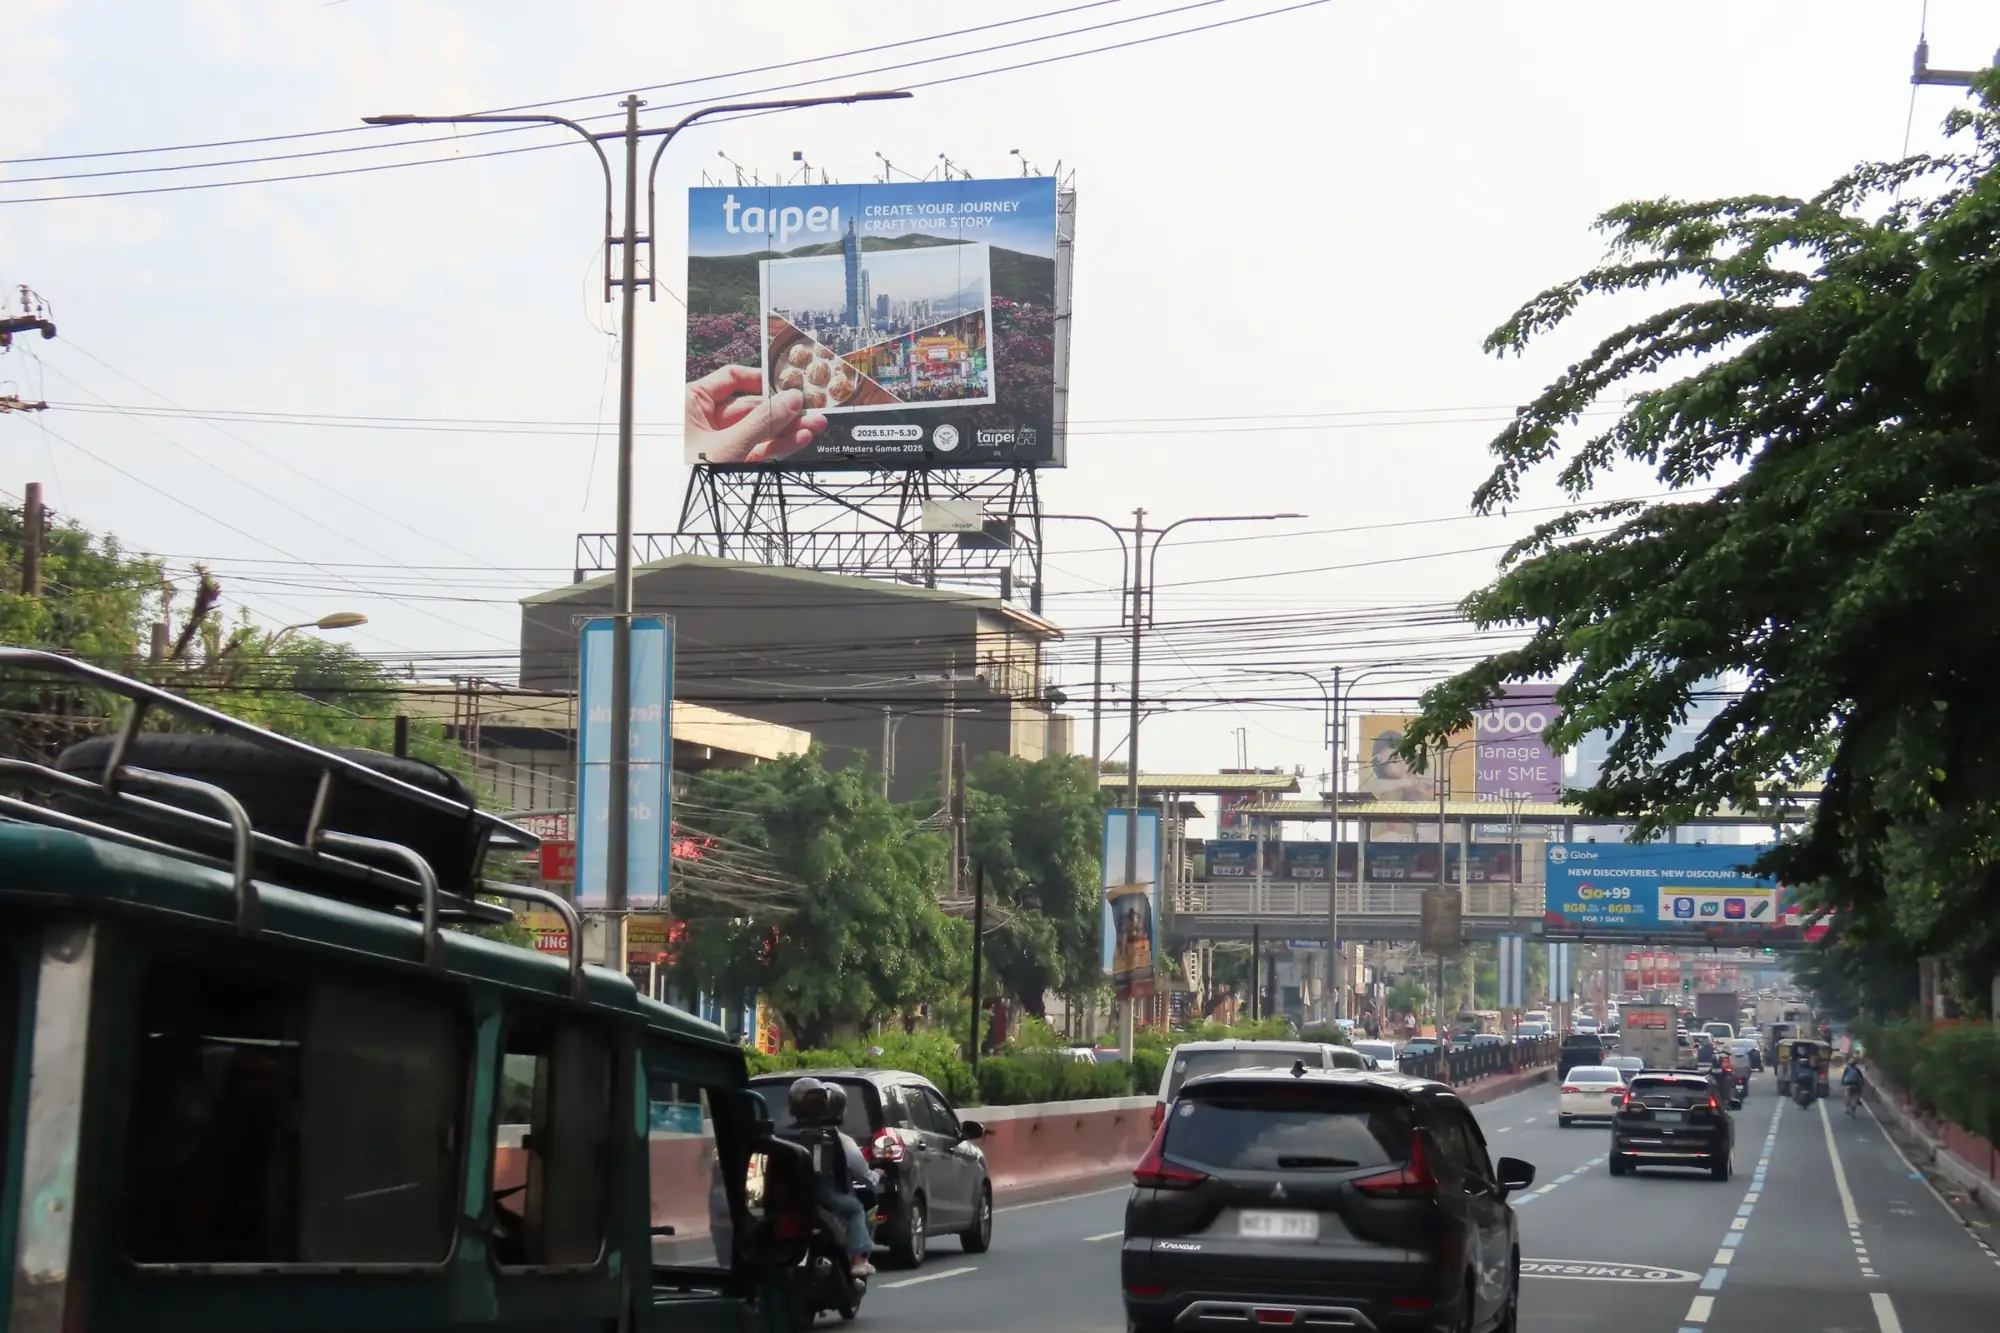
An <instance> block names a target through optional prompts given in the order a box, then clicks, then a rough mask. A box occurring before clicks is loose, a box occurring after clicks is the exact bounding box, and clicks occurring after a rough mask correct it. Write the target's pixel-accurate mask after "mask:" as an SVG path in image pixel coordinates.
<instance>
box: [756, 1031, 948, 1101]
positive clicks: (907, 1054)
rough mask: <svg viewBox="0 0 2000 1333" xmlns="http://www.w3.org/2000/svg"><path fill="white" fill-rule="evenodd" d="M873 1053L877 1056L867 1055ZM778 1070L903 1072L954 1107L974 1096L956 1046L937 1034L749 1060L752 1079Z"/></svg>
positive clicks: (892, 1035) (895, 1035)
mask: <svg viewBox="0 0 2000 1333" xmlns="http://www.w3.org/2000/svg"><path fill="white" fill-rule="evenodd" d="M872 1048H879V1049H880V1050H881V1054H880V1055H876V1054H872V1053H871V1049H872ZM780 1069H906V1070H908V1071H909V1072H910V1073H912V1074H921V1075H923V1076H924V1077H925V1078H927V1079H929V1080H930V1081H931V1082H932V1083H935V1084H936V1085H937V1087H938V1091H940V1092H942V1093H943V1094H944V1095H945V1100H946V1101H949V1102H950V1103H951V1104H952V1105H953V1106H967V1105H970V1104H971V1103H972V1102H974V1101H975V1100H977V1098H978V1095H979V1088H978V1085H977V1084H976V1083H975V1082H974V1081H973V1078H972V1070H971V1069H970V1068H969V1067H968V1066H967V1065H966V1063H965V1061H964V1060H963V1059H961V1058H960V1056H959V1051H958V1043H956V1042H955V1041H953V1040H952V1039H951V1038H950V1037H948V1036H946V1035H945V1034H944V1033H942V1032H917V1033H910V1034H907V1035H906V1034H904V1033H901V1032H886V1033H883V1034H881V1035H879V1036H876V1037H872V1038H868V1039H867V1040H865V1041H863V1042H848V1043H842V1044H841V1045H839V1046H834V1047H830V1048H828V1049H826V1050H820V1051H780V1052H779V1053H778V1054H776V1055H762V1054H752V1055H751V1056H750V1072H751V1073H752V1074H765V1073H770V1072H772V1071H773V1070H780Z"/></svg>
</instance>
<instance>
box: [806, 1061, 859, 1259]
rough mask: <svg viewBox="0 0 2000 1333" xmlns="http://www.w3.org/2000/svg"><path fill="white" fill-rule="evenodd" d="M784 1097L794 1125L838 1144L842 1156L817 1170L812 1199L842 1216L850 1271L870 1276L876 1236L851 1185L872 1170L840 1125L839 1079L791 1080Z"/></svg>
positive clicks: (843, 1101)
mask: <svg viewBox="0 0 2000 1333" xmlns="http://www.w3.org/2000/svg"><path fill="white" fill-rule="evenodd" d="M786 1103H787V1105H788V1106H789V1108H790V1110H791V1113H792V1127H793V1128H794V1129H795V1130H800V1131H804V1132H806V1133H808V1134H811V1135H813V1136H815V1137H818V1138H819V1139H820V1140H821V1141H822V1142H823V1143H826V1144H828V1146H831V1144H832V1142H834V1141H837V1142H838V1143H839V1145H840V1149H841V1161H840V1162H839V1163H838V1164H829V1165H828V1166H827V1167H826V1168H825V1169H824V1170H822V1171H821V1173H820V1177H819V1181H818V1184H817V1187H816V1194H815V1200H814V1201H815V1202H816V1203H817V1204H818V1205H819V1206H820V1207H821V1208H824V1209H826V1210H827V1211H828V1212H830V1213H832V1214H834V1216H836V1217H838V1218H839V1219H840V1222H841V1231H842V1237H841V1239H842V1244H843V1248H844V1249H845V1250H846V1252H847V1261H848V1271H849V1272H850V1273H851V1274H852V1275H853V1276H855V1277H868V1276H870V1275H871V1274H873V1273H874V1271H875V1267H874V1265H873V1264H871V1263H869V1262H868V1256H869V1254H870V1253H871V1252H872V1251H873V1250H874V1248H875V1242H874V1240H873V1238H872V1237H870V1236H869V1234H868V1211H867V1209H866V1208H864V1207H863V1206H862V1203H861V1200H859V1199H857V1198H856V1197H855V1196H854V1191H853V1189H852V1187H851V1186H852V1184H854V1183H861V1184H864V1185H865V1184H868V1183H869V1181H870V1175H871V1173H870V1172H869V1170H868V1162H867V1159H866V1158H864V1157H862V1155H861V1145H860V1144H858V1143H856V1142H855V1141H854V1140H853V1139H852V1138H850V1137H848V1135H847V1133H846V1132H845V1131H843V1130H842V1129H841V1128H840V1125H841V1121H842V1119H843V1118H844V1117H845V1115H846V1113H847V1091H846V1089H844V1088H842V1087H841V1086H840V1085H839V1084H827V1083H822V1082H820V1081H819V1080H818V1079H816V1078H802V1079H798V1080H796V1081H794V1082H793V1084H792V1086H791V1090H790V1092H789V1093H788V1094H787V1097H786ZM834 1172H843V1173H845V1176H846V1179H847V1180H848V1181H849V1182H850V1188H848V1189H841V1188H839V1187H838V1186H837V1185H835V1183H834V1181H835V1180H836V1179H838V1178H839V1177H838V1176H836V1175H834V1174H833V1173H834Z"/></svg>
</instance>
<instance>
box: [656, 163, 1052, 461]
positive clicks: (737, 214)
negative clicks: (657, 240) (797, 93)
mask: <svg viewBox="0 0 2000 1333" xmlns="http://www.w3.org/2000/svg"><path fill="white" fill-rule="evenodd" d="M1057 270H1058V255H1057V245H1056V182H1055V179H1054V178H1053V177H1049V176H1018V177H1006V178H1003V179H999V180H953V181H895V182H889V183H886V184H867V185H777V186H742V185H736V186H716V187H703V188H700V189H694V190H690V191H689V192H688V286H687V315H688V332H687V369H686V378H687V417H686V438H685V441H684V445H683V447H684V455H685V461H686V462H688V463H689V464H697V463H709V464H714V465H720V466H753V467H754V466H771V465H782V466H784V467H786V468H792V469H812V468H885V467H886V468H924V467H965V466H975V467H979V466H995V465H1001V466H1004V465H1008V464H1015V463H1028V464H1039V465H1043V466H1058V467H1059V466H1061V465H1062V463H1063V461H1064V460H1063V457H1062V447H1061V441H1060V440H1059V439H1058V438H1057V434H1056V429H1057V426H1058V425H1059V424H1061V423H1060V422H1059V421H1058V420H1057V415H1056V399H1057V394H1058V388H1057V383H1056V381H1057V378H1058V371H1059V356H1058V345H1057V344H1058V342H1059V341H1060V339H1061V338H1062V337H1063V336H1065V335H1066V331H1065V330H1060V329H1059V320H1060V318H1061V317H1062V316H1063V315H1066V314H1067V310H1066V306H1067V292H1066V291H1065V290H1060V289H1061V288H1063V287H1066V285H1067V283H1066V280H1064V281H1061V282H1059V279H1058V272H1057Z"/></svg>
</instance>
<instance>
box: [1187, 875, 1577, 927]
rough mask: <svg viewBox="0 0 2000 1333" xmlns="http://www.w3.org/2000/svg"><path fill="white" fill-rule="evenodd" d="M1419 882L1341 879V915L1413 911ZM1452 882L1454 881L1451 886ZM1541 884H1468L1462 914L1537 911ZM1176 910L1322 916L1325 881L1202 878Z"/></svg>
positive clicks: (1419, 902) (1418, 908)
mask: <svg viewBox="0 0 2000 1333" xmlns="http://www.w3.org/2000/svg"><path fill="white" fill-rule="evenodd" d="M1425 887H1426V886H1425V885H1422V884H1343V885H1341V886H1340V914H1341V915H1342V916H1398V917H1414V916H1417V915H1419V914H1420V913H1421V912H1422V910H1423V897H1424V889H1425ZM1454 887H1457V886H1454ZM1542 888H1543V886H1542V885H1540V884H1467V885H1464V886H1463V892H1464V895H1465V915H1467V916H1481V917H1501V916H1522V917H1528V918H1531V919H1536V920H1539V919H1540V917H1541V915H1542V902H1543V898H1542ZM1173 899H1174V912H1175V914H1176V915H1178V916H1184V917H1190V916H1193V917H1199V916H1299V917H1315V918H1320V919H1324V918H1325V916H1326V885H1324V884H1310V883H1303V884H1302V883H1290V882H1285V881H1277V882H1272V883H1268V884H1262V885H1259V884H1250V883H1241V882H1237V883H1229V882H1223V881H1204V882H1201V883H1197V884H1192V885H1189V886H1187V887H1185V888H1182V889H1178V890H1176V891H1175V892H1174V895H1173Z"/></svg>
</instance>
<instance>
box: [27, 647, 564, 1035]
mask: <svg viewBox="0 0 2000 1333" xmlns="http://www.w3.org/2000/svg"><path fill="white" fill-rule="evenodd" d="M0 671H21V672H28V673H33V674H37V675H43V676H50V677H59V678H67V679H68V680H69V681H71V682H73V683H75V684H77V685H80V686H82V687H85V688H88V689H93V690H102V691H105V692H107V693H111V694H115V695H119V696H121V697H123V698H124V699H126V700H128V701H129V702H130V705H131V706H130V708H129V709H128V710H127V711H126V713H125V717H124V720H123V722H122V724H121V725H120V728H119V730H118V732H117V734H116V735H115V736H114V737H113V738H112V739H111V742H110V746H109V752H108V755H107V757H106V759H105V761H104V763H103V765H102V767H101V768H100V769H96V770H95V774H94V776H93V775H92V774H90V773H80V772H74V771H64V770H62V769H59V768H56V767H51V766H50V765H47V764H42V763H37V762H35V761H33V760H29V759H15V758H5V757H0V786H7V787H14V788H19V789H22V790H24V791H25V792H26V793H28V794H29V795H35V796H40V797H42V798H43V799H42V800H40V801H37V800H32V799H27V797H26V796H21V795H15V794H12V793H11V792H8V791H4V790H0V816H5V817H10V818H13V819H16V820H20V821H23V822H26V823H34V824H41V825H45V826H48V827H51V828H58V829H64V830H67V831H70V832H73V833H81V834H85V835H87V836H89V837H93V838H102V839H105V840H107V841H110V842H115V843H119V844H122V845H124V846H127V847H133V848H137V849H139V850H142V851H148V852H153V853H156V854H158V855H161V856H167V857H172V858H174V859H176V860H180V861H186V862H192V863H194V864H197V865H202V866H207V867H210V868H212V869H216V870H220V871H223V872H225V873H226V874H228V875H229V876H230V880H231V887H232V890H233V893H234V900H235V923H236V927H237V929H238V930H239V931H240V932H242V933H244V934H255V933H256V932H257V930H258V928H259V925H260V922H261V916H262V913H261V909H260V903H259V896H258V887H257V878H256V871H257V869H258V868H259V866H262V867H263V868H264V871H265V874H266V877H267V878H269V879H270V880H271V881H272V882H273V883H277V884H282V885H284V887H286V888H291V889H302V890H305V891H307V892H313V893H318V894H322V895H324V896H328V897H334V898H339V899H341V900H343V901H348V902H352V903H355V904H357V905H360V906H364V907H369V908H372V909H375V910H378V911H388V912H393V913H396V914H399V915H408V916H415V917H417V918H418V919H419V920H420V921H421V922H422V923H423V953H424V961H425V964H426V965H427V966H431V967H439V966H442V961H443V953H442V943H441V939H440V935H439V929H440V927H441V926H442V925H445V924H462V923H480V924H504V923H507V922H511V921H512V920H513V919H514V914H513V913H512V912H511V911H509V910H508V909H507V908H506V907H503V906H500V905H499V904H497V903H491V902H484V901H481V899H480V895H486V896H489V897H499V898H512V899H515V900H517V901H524V902H533V903H537V904H539V905H542V906H545V907H548V908H550V909H552V910H554V911H556V912H558V913H559V914H561V915H562V917H563V918H564V921H565V923H566V924H567V926H568V927H569V931H570V939H571V940H572V941H578V942H580V941H581V939H582V930H581V926H580V922H579V920H578V917H577V912H576V909H575V907H574V906H573V905H571V904H570V903H569V901H568V900H566V899H564V898H563V897H561V896H560V895H559V894H556V893H553V892H550V891H549V890H547V889H539V888H533V887H529V886H526V885H515V884H500V883H495V882H493V881H491V880H487V879H485V878H483V877H481V875H480V869H481V865H482V863H483V860H484V852H485V850H487V849H492V848H500V849H503V850H518V851H532V850H534V849H535V848H537V847H539V846H540V845H541V839H540V838H538V837H537V836H536V835H535V834H533V833H531V832H529V831H528V830H527V829H524V828H521V827H520V826H518V825H515V824H511V823H509V822H507V821H506V820H504V819H501V818H500V817H499V816H497V815H494V814H491V813H489V812H487V811H484V810H481V809H479V808H478V806H477V805H475V804H472V803H471V802H469V801H461V800H457V799H454V798H453V797H451V796H448V795H446V794H444V793H442V792H436V791H427V790H425V789H424V788H422V787H419V786H416V785H413V784H412V783H409V782H405V781H403V780H401V779H400V778H397V777H394V776H392V775H390V774H388V773H383V772H378V771H376V770H375V769H373V768H370V767H369V766H368V765H366V764H364V763H360V762H357V761H356V760H354V759H350V758H348V757H347V756H345V755H341V754H336V753H333V752H332V751H329V750H324V749H321V748H319V747H317V746H314V745H308V744H306V743H305V742H303V741H297V740H293V739H292V738H290V737H288V736H280V735H278V734H277V733H275V732H272V731H267V730H265V729H264V728H262V727H258V726H255V725H252V724H251V723H248V722H245V721H243V720H241V719H240V718H234V717H230V716H229V715H228V714H226V713H220V712H217V711H216V710H214V709H212V708H205V707H203V706H202V705H200V704H197V703H194V702H192V701H191V700H188V699H185V698H183V697H181V696H180V695H177V694H174V693H172V692H171V691H168V690H164V689H161V688H159V687H158V686H155V685H149V684H147V683H145V682H144V681H138V680H133V679H131V678H130V677H127V676H121V675H119V674H118V673H116V672H113V671H108V670H106V669H104V668H103V667H98V666H93V665H91V664H90V663H88V662H83V661H79V660H77V659H76V658H73V657H66V656H64V655H62V654H60V653H52V652H46V651H42V650H40V649H33V648H9V647H0ZM156 711H157V712H162V713H171V714H173V715H174V716H176V717H178V718H181V719H185V720H187V721H191V722H196V723H199V724H201V725H202V726H203V727H205V728H206V729H207V730H208V731H209V732H211V733H213V734H215V735H217V736H221V737H226V738H229V739H231V740H234V741H237V742H241V743H243V744H246V745H249V746H251V747H254V748H255V749H256V750H258V751H261V752H263V753H265V754H268V755H269V756H270V757H271V758H272V760H273V761H275V762H286V763H289V764H290V765H292V766H294V767H296V766H299V765H305V766H308V767H310V768H311V769H312V770H313V771H314V772H315V773H316V775H317V779H316V784H315V789H314V796H313V801H312V808H311V811H310V814H309V815H308V817H307V818H306V822H305V829H304V833H303V835H302V836H299V837H296V838H287V837H282V836H280V835H278V834H276V833H273V832H271V831H270V830H269V829H267V828H258V827H255V826H254V825H253V824H252V822H251V817H250V814H249V812H248V811H247V810H246V809H245V807H244V804H243V802H242V801H241V800H239V799H238V798H237V796H235V795H234V794H232V793H231V792H230V791H228V790H227V789H225V788H224V787H222V786H220V785H218V784H216V783H214V782H207V781H203V780H200V779H197V778H194V777H190V776H187V775H185V774H181V773H172V772H163V771H159V770H157V769H152V768H146V767H141V766H139V765H137V764H135V763H133V762H131V759H130V756H131V754H132V751H133V750H134V748H135V744H136V743H137V742H138V740H139V737H140V736H141V734H142V733H143V732H144V729H145V724H146V719H147V717H148V716H149V715H150V714H152V713H154V712H156ZM343 784H346V785H349V786H353V787H359V788H364V789H367V790H368V791H369V792H370V793H372V794H376V795H378V796H387V797H389V798H391V799H392V800H393V801H395V802H398V803H400V804H401V806H402V808H404V809H405V810H407V811H409V812H411V813H413V814H419V815H421V814H429V815H431V816H433V817H438V816H442V817H443V819H444V820H446V821H450V820H461V821H463V822H464V825H465V829H464V832H465V834H466V837H467V839H468V841H469V842H471V843H473V844H475V845H476V846H477V847H478V849H479V850H478V851H477V853H476V854H475V855H474V856H473V858H472V861H471V865H470V873H469V876H468V878H467V880H466V882H464V883H454V884H452V885H441V884H440V883H439V881H438V875H437V873H436V871H435V870H434V869H433V868H432V865H431V863H430V861H429V860H427V859H426V858H425V857H424V856H423V855H421V854H420V853H419V852H417V851H416V850H414V849H412V848H411V847H409V846H406V845H404V844H402V843H399V842H395V841H391V840H388V839H384V838H377V837H370V836H366V835H363V834H359V833H350V832H344V831H341V830H339V829H335V828H332V827H330V826H329V816H330V812H331V811H332V809H333V804H334V799H335V793H336V791H337V790H339V789H340V787H341V786H342V785H343ZM142 788H143V789H151V790H153V791H155V792H159V793H163V794H168V795H177V796H179V797H181V798H183V799H186V800H190V801H193V802H197V803H199V804H201V805H204V806H206V807H208V808H209V809H210V810H212V811H213V812H214V813H212V814H210V813H203V812H202V811H201V810H197V809H190V808H188V807H187V806H184V805H178V804H173V803H170V802H168V801H163V800H154V799H152V798H151V797H148V796H142V795H139V794H138V791H137V790H135V789H142ZM51 799H53V800H54V801H55V802H57V803H59V804H61V805H64V806H67V807H71V808H67V809H58V808H56V806H55V805H53V804H50V803H49V801H50V800H51ZM79 810H88V811H91V812H93V813H95V814H96V815H97V817H95V818H93V817H91V815H90V814H85V813H80V812H79ZM108 821H115V822H108ZM134 824H138V825H142V826H143V827H144V829H145V830H146V831H144V832H141V831H139V830H138V829H137V828H134V827H132V825H134ZM224 847H226V848H227V849H228V850H227V853H226V854H224V853H222V851H221V850H220V849H222V848H224ZM288 870H289V871H292V872H294V873H291V874H287V873H285V872H286V871H288ZM570 987H571V991H572V993H573V994H575V995H577V996H579V997H580V996H581V995H582V993H583V950H582V949H581V948H580V947H572V948H571V950H570Z"/></svg>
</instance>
